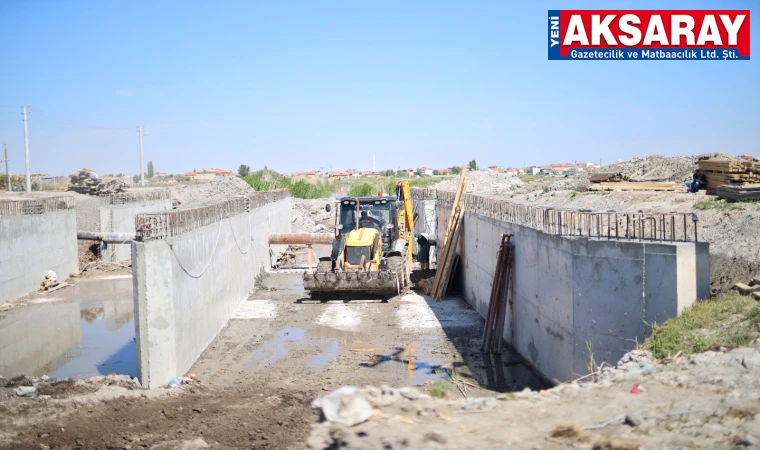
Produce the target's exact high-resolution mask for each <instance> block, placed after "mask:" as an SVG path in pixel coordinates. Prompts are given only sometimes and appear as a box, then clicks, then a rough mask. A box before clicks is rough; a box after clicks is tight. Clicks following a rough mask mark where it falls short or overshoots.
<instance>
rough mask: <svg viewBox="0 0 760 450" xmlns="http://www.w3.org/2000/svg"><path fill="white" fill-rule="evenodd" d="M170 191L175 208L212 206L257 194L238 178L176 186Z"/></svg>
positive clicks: (221, 178) (223, 178)
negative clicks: (241, 196)
mask: <svg viewBox="0 0 760 450" xmlns="http://www.w3.org/2000/svg"><path fill="white" fill-rule="evenodd" d="M169 191H170V192H171V198H172V202H173V203H174V204H175V207H179V206H181V207H183V208H195V207H199V206H203V205H211V204H214V203H219V202H222V201H225V200H229V199H231V198H234V197H237V196H240V195H244V196H247V195H250V194H252V193H253V192H255V191H254V189H253V188H252V187H251V186H250V185H249V184H248V183H246V182H245V181H243V179H241V178H238V177H216V178H214V179H212V180H211V181H209V182H208V183H198V184H187V185H182V186H174V187H171V188H170V189H169Z"/></svg>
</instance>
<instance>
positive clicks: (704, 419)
mask: <svg viewBox="0 0 760 450" xmlns="http://www.w3.org/2000/svg"><path fill="white" fill-rule="evenodd" d="M119 277H122V278H123V275H119ZM104 278H106V280H105V281H109V279H108V277H104ZM118 279H119V278H116V280H118ZM110 280H113V278H111V279H110ZM89 281H91V282H92V283H95V284H96V285H97V283H100V282H101V281H99V280H98V279H97V278H96V279H92V280H89ZM111 282H113V281H111ZM120 289H122V290H123V289H125V287H124V286H121V287H120ZM91 291H92V287H91V288H90V289H89V290H88V292H91ZM72 292H74V293H75V294H76V291H72ZM69 300H71V299H70V298H69ZM32 306H34V305H28V306H26V307H23V308H21V309H19V310H18V311H17V312H23V313H26V314H28V310H26V309H25V308H29V307H32ZM37 306H39V304H37ZM90 306H91V305H90ZM482 323H483V320H482V319H481V318H480V316H479V315H478V314H477V313H476V312H475V311H473V310H472V309H471V308H470V307H469V306H468V305H467V304H466V303H465V302H463V301H462V300H460V299H458V298H456V297H451V298H447V299H446V300H444V301H442V302H435V301H434V300H433V299H430V298H428V297H424V296H421V295H418V294H415V293H409V294H405V295H403V296H400V297H397V298H394V299H391V300H390V301H388V302H381V301H353V302H345V301H330V302H327V303H322V302H317V301H311V300H309V299H308V298H307V297H305V295H304V291H303V290H302V289H301V288H300V276H299V274H297V273H294V271H292V270H284V271H282V272H281V273H278V274H272V275H268V276H266V277H264V278H262V280H261V282H260V283H259V288H258V290H257V291H256V292H255V293H254V294H253V295H252V296H251V297H250V299H248V300H247V301H246V302H244V303H243V304H242V305H241V307H240V308H239V310H238V312H237V314H236V315H235V317H233V319H231V320H230V323H229V324H228V326H227V327H225V329H223V330H222V332H221V333H220V334H219V336H218V337H217V338H216V339H215V340H214V342H213V343H212V344H211V345H210V346H209V347H208V348H207V350H206V351H205V352H204V353H203V354H202V355H201V357H200V358H199V360H198V361H197V362H196V363H195V365H194V366H193V367H192V368H191V370H190V372H191V373H193V374H195V375H196V376H197V378H198V379H199V380H200V383H199V384H192V385H183V386H179V387H175V388H160V389H153V390H147V389H143V388H141V387H140V386H139V385H136V384H135V383H134V381H133V380H131V379H130V377H129V376H125V375H108V376H103V375H97V376H95V377H90V378H85V379H83V380H74V379H71V380H68V381H55V380H47V379H45V378H42V379H36V380H23V379H15V380H14V379H7V378H6V379H2V380H1V381H2V383H0V386H3V387H0V413H1V414H0V448H14V449H16V448H30V449H31V448H114V449H137V448H151V449H192V448H207V447H206V446H208V447H210V448H273V449H281V448H285V449H301V448H304V445H307V446H308V448H320V449H328V448H357V449H359V448H377V449H380V448H382V449H387V448H391V449H396V448H439V449H440V448H447V449H461V448H526V449H533V448H542V449H551V448H566V447H575V448H610V449H613V448H614V449H629V448H638V447H639V446H640V447H641V448H735V447H736V446H744V445H757V443H758V431H760V416H758V415H757V414H758V412H760V394H758V392H760V383H759V381H758V377H757V375H756V371H757V369H758V368H760V345H758V344H755V345H752V346H749V347H743V348H737V349H729V348H721V349H716V350H715V351H710V352H706V353H702V354H699V355H678V356H677V357H676V358H673V359H670V360H665V361H664V362H655V361H652V360H651V359H649V358H648V357H647V355H646V354H645V353H644V352H632V353H631V354H629V355H627V357H626V358H624V361H623V362H622V364H621V365H620V366H619V368H618V369H612V368H610V367H605V368H602V369H601V370H599V369H598V368H593V369H594V370H595V371H597V373H598V376H597V377H595V378H594V379H592V378H590V377H586V378H585V379H582V380H581V382H580V383H568V384H564V385H560V386H558V387H555V388H551V389H548V390H541V389H542V388H545V387H547V386H546V385H545V384H544V383H543V382H542V381H541V380H540V379H539V378H537V377H536V376H535V375H533V373H532V372H531V371H530V369H528V368H527V367H526V366H525V365H524V364H522V361H521V360H520V359H519V358H518V357H517V356H516V355H514V354H512V353H511V352H510V351H509V350H508V349H507V350H505V352H504V353H503V354H502V355H499V358H495V357H493V356H490V355H484V354H482V353H481V352H480V350H479V345H480V337H481V336H480V333H481V332H482ZM31 382H35V384H36V386H37V389H38V391H37V393H36V394H35V395H32V396H25V397H19V396H17V395H15V394H14V388H16V387H17V386H20V385H28V384H30V383H31ZM342 385H353V386H358V387H362V386H371V387H370V388H368V389H367V390H366V393H364V394H362V395H364V396H365V397H366V398H367V399H368V400H369V401H370V404H371V405H373V411H372V416H371V418H370V419H369V420H368V421H367V422H364V423H362V424H359V425H356V426H354V427H347V426H345V425H337V424H333V423H329V422H324V423H319V413H318V412H317V411H315V410H314V409H312V408H311V402H312V400H313V399H314V398H317V397H320V396H323V395H326V394H328V393H330V392H331V391H333V390H334V389H336V388H338V387H340V386H342ZM387 386H392V387H393V388H389V387H387ZM410 386H412V387H416V389H408V388H407V389H403V388H404V387H410ZM634 386H635V389H634ZM399 388H402V389H399ZM525 388H529V389H525ZM463 391H464V392H463ZM632 391H634V392H638V393H634V392H632ZM506 392H511V393H506ZM431 395H435V396H437V397H443V398H431ZM465 395H467V398H465V397H464V396H465ZM626 416H627V417H628V419H626ZM626 420H627V421H628V422H629V424H628V425H626V424H624V422H625V421H626ZM605 424H606V426H603V427H601V425H605ZM584 427H592V429H588V430H584ZM593 427H599V428H593Z"/></svg>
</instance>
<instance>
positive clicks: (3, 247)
mask: <svg viewBox="0 0 760 450" xmlns="http://www.w3.org/2000/svg"><path fill="white" fill-rule="evenodd" d="M48 270H53V271H54V272H55V273H56V274H57V275H58V278H59V279H60V280H65V279H66V278H68V277H69V275H70V274H72V273H78V272H79V260H78V257H77V227H76V215H75V213H74V210H73V209H68V210H62V211H54V212H47V213H44V214H31V215H17V216H0V303H3V302H5V301H8V300H11V299H14V298H17V297H21V296H23V295H26V294H29V293H30V292H34V291H36V290H37V288H38V286H39V284H40V282H41V281H42V280H43V279H44V278H45V272H46V271H48Z"/></svg>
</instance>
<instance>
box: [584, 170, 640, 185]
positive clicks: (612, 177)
mask: <svg viewBox="0 0 760 450" xmlns="http://www.w3.org/2000/svg"><path fill="white" fill-rule="evenodd" d="M588 180H589V181H590V182H592V183H602V182H605V181H613V182H614V181H628V180H630V178H628V176H627V175H623V174H622V173H620V172H617V173H615V172H608V173H595V174H593V175H590V176H589V177H588Z"/></svg>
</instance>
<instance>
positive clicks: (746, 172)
mask: <svg viewBox="0 0 760 450" xmlns="http://www.w3.org/2000/svg"><path fill="white" fill-rule="evenodd" d="M698 165H699V170H701V171H702V172H703V173H704V174H705V177H706V178H707V185H706V186H705V189H706V190H708V191H714V190H717V189H718V187H719V186H723V185H743V184H747V183H760V166H758V165H757V164H755V163H754V162H752V161H742V160H734V161H722V160H717V159H703V160H702V161H699V163H698Z"/></svg>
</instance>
